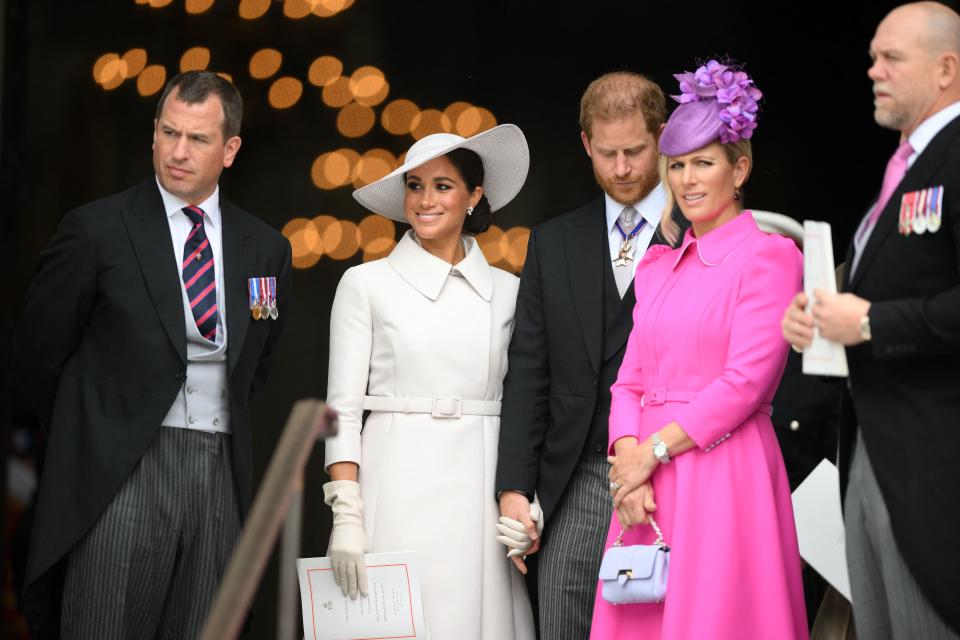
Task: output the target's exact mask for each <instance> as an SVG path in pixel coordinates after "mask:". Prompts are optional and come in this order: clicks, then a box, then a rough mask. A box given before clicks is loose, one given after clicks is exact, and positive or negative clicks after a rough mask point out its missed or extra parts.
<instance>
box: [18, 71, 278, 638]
mask: <svg viewBox="0 0 960 640" xmlns="http://www.w3.org/2000/svg"><path fill="white" fill-rule="evenodd" d="M241 113H242V101H241V98H240V94H239V93H238V92H237V90H236V88H235V87H234V86H233V85H232V84H230V83H229V82H227V81H226V80H224V79H223V78H221V77H219V76H217V75H216V74H213V73H210V72H189V73H184V74H181V75H179V76H177V77H175V78H174V79H173V80H171V81H170V83H169V84H168V85H167V87H166V89H165V90H164V93H163V95H162V96H161V98H160V102H159V104H158V106H157V113H156V119H155V121H154V131H153V164H154V171H155V175H154V176H151V177H150V178H149V179H148V180H146V181H145V182H143V183H141V184H140V185H138V186H135V187H133V188H131V189H128V190H127V191H124V192H122V193H118V194H115V195H112V196H109V197H107V198H104V199H103V200H98V201H96V202H93V203H91V204H88V205H85V206H82V207H80V208H78V209H75V210H73V211H70V212H69V213H67V215H66V216H65V217H64V219H63V222H62V223H61V225H60V228H59V230H58V231H57V233H56V235H55V236H54V237H53V239H52V240H51V242H50V244H49V245H48V246H47V248H46V249H45V250H44V251H43V253H42V254H41V256H40V261H39V266H38V269H37V273H36V276H35V278H34V280H33V283H32V284H31V286H30V289H29V291H28V293H27V298H26V303H25V307H24V312H23V317H22V318H21V320H20V323H19V325H18V327H17V332H16V336H15V341H14V349H15V357H16V364H15V366H16V368H17V373H18V375H19V378H20V380H21V382H22V383H23V387H24V389H25V390H27V392H28V393H29V398H30V401H31V402H32V404H33V406H34V408H35V410H36V411H37V413H38V415H39V418H40V422H41V424H43V425H44V427H45V428H46V430H47V431H48V433H49V442H48V450H47V457H46V462H45V464H44V469H43V477H42V480H41V485H40V492H39V497H38V504H37V513H36V519H35V522H34V528H33V536H32V539H31V544H30V552H29V559H28V568H27V576H26V585H25V588H24V599H23V605H24V610H25V613H26V615H27V619H28V622H29V624H30V626H31V627H32V629H33V631H34V637H35V638H58V637H62V638H65V639H70V638H97V639H112V638H155V637H156V638H195V637H196V636H197V635H198V634H199V632H200V629H201V626H202V624H203V622H204V619H205V616H206V613H207V609H208V607H209V605H210V603H211V601H212V598H213V595H214V594H215V593H216V589H217V587H218V584H219V581H220V578H221V576H222V575H223V573H224V570H225V568H226V564H227V562H228V560H229V558H230V553H231V552H232V549H233V546H234V544H235V542H236V541H237V539H238V536H239V531H240V523H241V521H242V519H243V515H244V513H245V511H246V509H247V507H248V505H249V503H250V495H251V484H252V482H251V475H252V460H251V458H252V445H251V437H250V424H249V410H248V405H249V400H250V397H251V396H252V395H253V394H254V393H255V392H256V391H257V389H259V388H260V387H261V386H262V385H263V383H264V382H265V381H266V378H267V374H268V372H269V370H270V366H271V364H272V361H273V358H274V355H275V354H276V347H277V340H278V338H279V337H280V332H281V322H282V320H283V318H284V317H285V316H286V302H287V297H288V294H289V290H290V246H289V244H288V243H287V241H286V240H285V239H284V238H283V236H281V235H280V234H279V233H277V232H276V231H274V230H273V229H271V228H270V227H268V226H267V225H266V224H264V223H263V222H261V221H260V220H258V219H257V218H255V217H254V216H252V215H250V214H249V213H247V212H246V211H243V210H242V209H240V208H238V207H237V206H236V205H234V204H232V203H230V202H228V201H227V200H226V199H224V198H222V197H221V196H220V193H219V187H218V180H219V177H220V173H221V171H223V169H224V168H225V167H229V166H231V165H232V164H233V162H234V159H235V158H236V154H237V151H238V150H239V148H240V137H239V133H240V120H241ZM250 278H254V279H256V280H254V282H256V283H257V284H258V285H266V286H261V287H260V289H261V290H266V293H265V295H263V296H261V297H259V298H258V300H259V302H260V304H258V306H257V310H261V308H262V309H264V310H265V311H264V313H263V314H261V313H257V314H256V315H259V316H260V317H261V318H265V319H264V320H259V321H256V320H254V319H253V318H252V317H251V304H252V303H250V302H248V299H249V298H248V280H249V279H250ZM269 278H275V283H276V287H275V294H274V295H268V294H270V293H273V291H272V287H270V286H269V285H270V284H271V281H270V280H269ZM270 310H276V311H278V313H274V314H271V313H270ZM271 316H275V317H273V318H272V319H271Z"/></svg>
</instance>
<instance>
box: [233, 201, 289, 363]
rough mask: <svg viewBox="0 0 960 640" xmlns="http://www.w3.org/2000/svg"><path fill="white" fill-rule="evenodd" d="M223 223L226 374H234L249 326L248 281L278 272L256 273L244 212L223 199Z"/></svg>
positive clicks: (276, 274) (274, 274) (252, 248)
mask: <svg viewBox="0 0 960 640" xmlns="http://www.w3.org/2000/svg"><path fill="white" fill-rule="evenodd" d="M220 215H221V220H222V222H223V271H224V274H223V282H224V286H225V287H226V289H224V292H223V296H224V304H225V305H226V307H227V364H228V369H227V371H228V372H230V373H232V372H233V368H234V367H236V366H237V361H238V360H239V359H240V352H241V351H242V350H243V340H244V338H245V337H246V335H247V327H248V326H249V325H250V305H249V297H248V293H247V279H248V278H254V277H264V276H279V275H280V274H278V273H253V269H254V263H255V257H256V256H255V255H254V247H253V242H252V240H251V237H250V230H249V229H248V228H247V227H246V226H245V224H244V222H245V220H244V216H243V213H242V212H241V211H240V210H239V209H238V208H237V207H236V206H235V205H233V204H232V203H230V202H229V201H227V200H225V199H224V198H223V197H221V198H220Z"/></svg>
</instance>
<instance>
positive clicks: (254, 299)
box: [247, 278, 260, 320]
mask: <svg viewBox="0 0 960 640" xmlns="http://www.w3.org/2000/svg"><path fill="white" fill-rule="evenodd" d="M247 289H248V290H249V292H250V315H252V316H253V319H254V320H259V319H260V279H259V278H249V279H248V280H247Z"/></svg>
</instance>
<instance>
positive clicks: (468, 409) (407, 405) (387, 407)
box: [363, 396, 500, 418]
mask: <svg viewBox="0 0 960 640" xmlns="http://www.w3.org/2000/svg"><path fill="white" fill-rule="evenodd" d="M363 409H364V411H385V412H391V413H429V414H430V415H431V416H433V417H434V418H459V417H460V416H499V415H500V403H499V402H498V401H497V400H464V399H463V398H461V397H460V396H433V397H432V398H390V397H387V396H364V397H363Z"/></svg>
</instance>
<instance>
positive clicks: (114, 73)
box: [93, 53, 128, 91]
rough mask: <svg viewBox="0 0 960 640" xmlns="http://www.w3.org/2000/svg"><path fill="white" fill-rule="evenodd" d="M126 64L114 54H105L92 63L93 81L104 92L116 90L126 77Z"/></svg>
mask: <svg viewBox="0 0 960 640" xmlns="http://www.w3.org/2000/svg"><path fill="white" fill-rule="evenodd" d="M127 68H128V65H127V62H126V61H124V60H122V59H121V58H120V56H118V55H117V54H115V53H105V54H103V55H102V56H100V57H99V58H97V61H96V62H94V63H93V79H94V80H96V81H97V83H98V84H99V85H100V86H101V87H103V88H104V89H105V90H106V91H110V90H111V89H116V88H117V87H119V86H120V85H121V84H123V80H124V78H126V77H127Z"/></svg>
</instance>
